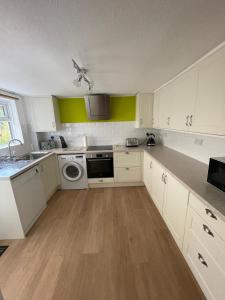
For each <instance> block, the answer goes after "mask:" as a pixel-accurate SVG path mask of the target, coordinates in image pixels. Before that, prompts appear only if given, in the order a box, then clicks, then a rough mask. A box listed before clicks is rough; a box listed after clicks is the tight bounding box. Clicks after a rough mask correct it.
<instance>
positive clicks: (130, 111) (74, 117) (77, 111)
mask: <svg viewBox="0 0 225 300" xmlns="http://www.w3.org/2000/svg"><path fill="white" fill-rule="evenodd" d="M58 101H59V111H60V119H61V122H62V123H84V122H121V121H134V120H135V105H136V97H135V96H124V97H110V116H111V117H110V120H105V121H104V120H99V121H90V120H88V118H87V114H86V109H85V102H84V98H66V99H59V100H58Z"/></svg>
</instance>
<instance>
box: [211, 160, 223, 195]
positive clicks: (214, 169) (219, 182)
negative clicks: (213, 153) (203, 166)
mask: <svg viewBox="0 0 225 300" xmlns="http://www.w3.org/2000/svg"><path fill="white" fill-rule="evenodd" d="M207 181H208V182H209V183H211V184H213V185H214V186H216V187H217V188H219V189H220V190H222V191H224V192H225V157H216V158H210V160H209V170H208V178H207Z"/></svg>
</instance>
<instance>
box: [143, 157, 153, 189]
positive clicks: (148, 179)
mask: <svg viewBox="0 0 225 300" xmlns="http://www.w3.org/2000/svg"><path fill="white" fill-rule="evenodd" d="M152 167H153V160H152V158H151V156H150V155H149V154H148V153H146V152H144V163H143V180H144V184H145V186H146V188H147V190H148V192H149V193H151V189H152Z"/></svg>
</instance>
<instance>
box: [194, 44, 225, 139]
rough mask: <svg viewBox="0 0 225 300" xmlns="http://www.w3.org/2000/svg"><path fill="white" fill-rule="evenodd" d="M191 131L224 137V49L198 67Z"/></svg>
mask: <svg viewBox="0 0 225 300" xmlns="http://www.w3.org/2000/svg"><path fill="white" fill-rule="evenodd" d="M193 131H196V132H202V133H211V134H221V135H225V48H222V49H221V50H220V51H218V52H216V53H214V54H213V55H211V56H209V57H208V58H207V59H205V60H204V61H202V62H201V63H200V65H199V79H198V91H197V102H196V108H195V114H194V120H193Z"/></svg>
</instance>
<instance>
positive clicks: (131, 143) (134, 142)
mask: <svg viewBox="0 0 225 300" xmlns="http://www.w3.org/2000/svg"><path fill="white" fill-rule="evenodd" d="M125 146H126V147H138V146H139V140H138V139H137V138H127V139H126V143H125Z"/></svg>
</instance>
